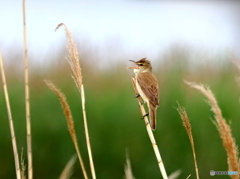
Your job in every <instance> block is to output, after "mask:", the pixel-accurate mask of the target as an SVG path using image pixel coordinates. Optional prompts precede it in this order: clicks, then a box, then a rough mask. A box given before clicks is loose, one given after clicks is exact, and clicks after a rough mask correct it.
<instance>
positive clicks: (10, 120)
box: [0, 53, 21, 179]
mask: <svg viewBox="0 0 240 179" xmlns="http://www.w3.org/2000/svg"><path fill="white" fill-rule="evenodd" d="M0 70H1V75H2V82H3V91H4V96H5V101H6V106H7V113H8V121H9V126H10V133H11V137H12V146H13V154H14V162H15V169H16V176H17V179H21V171H20V164H19V156H18V150H17V142H16V136H15V132H14V125H13V119H12V112H11V108H10V102H9V97H8V90H7V82H6V78H5V72H4V67H3V61H2V55H1V53H0Z"/></svg>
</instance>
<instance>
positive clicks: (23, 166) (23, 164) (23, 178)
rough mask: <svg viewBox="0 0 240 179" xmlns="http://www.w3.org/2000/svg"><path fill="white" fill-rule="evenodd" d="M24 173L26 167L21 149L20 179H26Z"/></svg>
mask: <svg viewBox="0 0 240 179" xmlns="http://www.w3.org/2000/svg"><path fill="white" fill-rule="evenodd" d="M25 171H26V165H25V163H24V158H23V149H22V152H21V179H26V174H25Z"/></svg>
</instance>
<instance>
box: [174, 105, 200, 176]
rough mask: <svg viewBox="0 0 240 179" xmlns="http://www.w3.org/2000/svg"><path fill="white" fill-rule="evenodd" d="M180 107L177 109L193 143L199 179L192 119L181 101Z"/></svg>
mask: <svg viewBox="0 0 240 179" xmlns="http://www.w3.org/2000/svg"><path fill="white" fill-rule="evenodd" d="M177 104H178V107H177V111H178V113H179V115H180V117H181V119H182V121H183V126H184V127H185V129H186V131H187V134H188V137H189V140H190V143H191V147H192V152H193V159H194V165H195V170H196V177H197V179H199V174H198V166H197V158H196V153H195V148H194V141H193V136H192V126H191V124H190V121H189V119H188V115H187V112H186V110H185V108H184V107H182V106H180V104H179V103H177Z"/></svg>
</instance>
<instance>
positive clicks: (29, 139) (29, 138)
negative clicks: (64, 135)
mask: <svg viewBox="0 0 240 179" xmlns="http://www.w3.org/2000/svg"><path fill="white" fill-rule="evenodd" d="M22 8H23V41H24V79H25V106H26V129H27V154H28V179H32V178H33V167H32V135H31V118H30V101H29V98H30V95H29V72H28V50H27V30H26V10H25V0H23V1H22Z"/></svg>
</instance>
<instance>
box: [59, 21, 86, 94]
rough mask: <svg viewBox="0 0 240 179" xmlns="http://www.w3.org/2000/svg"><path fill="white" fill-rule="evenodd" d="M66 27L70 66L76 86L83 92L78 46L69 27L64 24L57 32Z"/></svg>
mask: <svg viewBox="0 0 240 179" xmlns="http://www.w3.org/2000/svg"><path fill="white" fill-rule="evenodd" d="M62 26H64V29H65V33H66V36H67V39H68V45H67V50H68V52H69V57H68V58H67V61H68V63H69V64H70V67H71V70H72V77H73V80H74V81H75V84H76V86H77V88H78V90H79V92H81V86H82V69H81V66H80V63H79V56H78V51H77V47H76V44H75V43H74V41H73V37H72V33H71V32H70V30H69V29H68V27H67V26H66V25H65V24H64V23H60V24H58V26H57V27H56V29H55V31H56V30H58V28H60V27H62Z"/></svg>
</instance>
